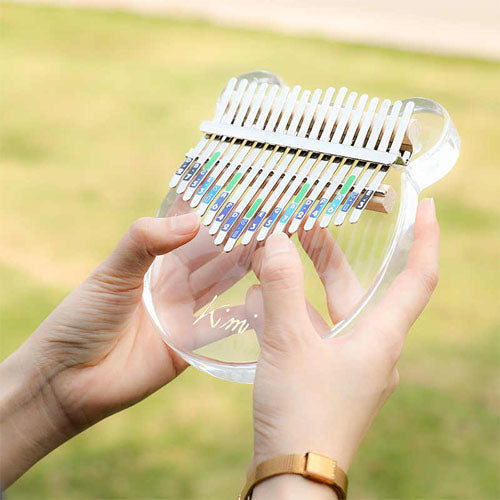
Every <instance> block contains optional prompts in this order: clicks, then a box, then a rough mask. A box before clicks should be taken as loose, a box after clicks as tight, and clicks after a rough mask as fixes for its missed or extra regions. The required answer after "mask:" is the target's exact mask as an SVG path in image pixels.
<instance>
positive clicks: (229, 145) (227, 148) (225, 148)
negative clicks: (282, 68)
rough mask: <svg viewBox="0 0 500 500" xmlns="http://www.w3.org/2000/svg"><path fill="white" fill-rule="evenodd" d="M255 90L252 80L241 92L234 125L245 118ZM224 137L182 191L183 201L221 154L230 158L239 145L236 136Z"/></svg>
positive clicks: (254, 82) (240, 123) (189, 197)
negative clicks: (229, 138)
mask: <svg viewBox="0 0 500 500" xmlns="http://www.w3.org/2000/svg"><path fill="white" fill-rule="evenodd" d="M256 90H257V82H256V81H253V82H252V83H250V85H249V86H248V87H247V89H246V90H245V92H244V94H243V98H242V99H241V102H240V104H239V107H238V111H237V113H236V116H235V118H234V120H233V124H234V125H236V126H241V125H242V123H243V119H244V118H245V115H246V114H247V112H248V108H249V107H250V103H251V102H252V99H253V96H254V94H255V91H256ZM224 139H228V138H223V140H222V141H221V142H220V143H219V145H218V146H217V148H216V152H214V154H213V155H212V157H211V158H210V160H209V161H208V163H207V164H206V165H205V166H204V167H203V168H202V169H201V171H200V172H199V173H198V175H197V176H196V177H195V179H194V180H193V182H191V184H190V185H189V187H188V188H187V189H186V190H185V191H184V196H183V200H184V201H188V200H189V199H191V196H192V195H193V194H194V192H195V191H196V189H197V188H198V186H199V185H200V184H201V182H202V181H203V180H204V179H205V177H206V176H207V175H208V173H209V172H210V171H211V170H212V167H213V166H214V165H215V164H216V163H217V161H219V160H220V159H221V156H222V158H224V159H226V158H228V157H229V158H231V157H232V156H233V155H234V153H235V152H236V150H237V149H238V147H239V145H238V144H236V140H237V139H238V138H237V137H233V138H232V139H231V140H229V141H228V140H224Z"/></svg>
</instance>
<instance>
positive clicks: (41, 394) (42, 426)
mask: <svg viewBox="0 0 500 500" xmlns="http://www.w3.org/2000/svg"><path fill="white" fill-rule="evenodd" d="M27 351H29V348H28V347H27V346H26V344H25V345H24V346H22V347H21V348H20V349H19V350H18V351H16V352H15V353H13V354H12V355H11V356H10V357H9V358H7V359H6V360H5V361H3V362H2V363H1V364H0V380H1V384H0V478H1V482H2V486H3V487H4V488H5V487H8V486H9V485H10V484H12V483H13V482H14V481H15V480H16V479H17V478H19V477H20V476H21V475H22V474H24V473H25V472H26V471H27V470H28V469H29V468H30V467H31V466H32V465H33V464H34V463H36V462H37V461H38V460H40V459H41V458H42V457H43V456H45V455H47V454H48V453H50V452H51V451H52V450H53V449H54V448H56V447H57V446H59V445H60V444H62V443H63V442H64V441H66V440H67V439H68V438H69V437H70V436H71V435H73V434H74V433H75V432H74V431H73V430H72V429H71V425H69V423H68V420H67V418H66V417H65V415H63V412H62V410H61V408H60V407H59V406H58V403H57V400H56V398H55V396H54V394H53V393H52V390H51V385H50V383H48V380H47V377H46V376H45V375H44V374H42V372H41V370H40V368H39V367H37V366H36V363H35V362H34V360H33V359H32V357H31V356H30V355H29V354H28V353H27Z"/></svg>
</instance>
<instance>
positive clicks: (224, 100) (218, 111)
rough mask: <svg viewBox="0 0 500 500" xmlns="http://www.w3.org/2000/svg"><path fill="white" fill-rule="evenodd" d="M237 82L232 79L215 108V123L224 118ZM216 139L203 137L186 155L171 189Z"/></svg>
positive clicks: (170, 185)
mask: <svg viewBox="0 0 500 500" xmlns="http://www.w3.org/2000/svg"><path fill="white" fill-rule="evenodd" d="M237 81H238V80H237V79H236V78H231V79H230V80H229V82H228V84H227V86H226V88H225V89H224V91H223V92H222V95H221V97H220V99H219V101H218V102H217V104H216V106H215V115H214V119H213V121H214V122H219V121H220V119H221V118H222V115H223V114H224V112H225V111H226V108H227V105H228V103H229V99H230V97H231V94H232V93H233V90H234V87H235V86H236V82H237ZM214 138H215V134H212V135H211V136H210V137H205V136H203V137H202V138H201V139H200V141H199V142H198V144H197V145H196V146H195V147H194V148H192V149H190V150H189V151H188V152H187V153H186V159H185V160H184V162H183V163H182V165H181V166H180V167H179V168H178V169H177V171H176V172H175V174H174V176H173V177H172V179H171V180H170V182H169V184H168V186H169V187H170V188H174V187H175V186H177V184H178V183H179V181H180V180H181V178H182V176H183V174H184V172H185V171H186V169H187V167H188V166H189V165H190V164H191V163H192V162H193V160H196V158H197V157H198V155H199V154H200V152H201V151H202V150H203V148H204V147H205V146H206V145H207V144H208V142H210V141H211V140H213V139H214Z"/></svg>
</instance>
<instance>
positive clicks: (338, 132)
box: [304, 92, 364, 231]
mask: <svg viewBox="0 0 500 500" xmlns="http://www.w3.org/2000/svg"><path fill="white" fill-rule="evenodd" d="M357 96H358V94H357V93H356V92H351V93H350V94H349V97H348V98H347V102H346V105H345V107H344V108H343V110H342V114H341V116H340V120H339V122H338V124H337V126H336V127H335V132H334V134H333V137H332V140H331V142H337V143H338V142H339V141H340V140H341V139H342V135H343V134H344V131H345V128H346V126H347V122H348V120H349V117H350V116H351V113H352V109H353V107H354V103H355V101H356V98H357ZM360 101H361V99H360ZM361 104H363V103H362V102H361ZM358 106H359V103H358ZM363 107H364V105H363ZM352 125H353V122H352V121H351V126H352ZM356 127H357V124H356ZM321 139H323V135H322V137H321ZM330 167H333V168H328V170H327V172H326V174H325V175H324V176H322V179H320V182H319V183H318V184H317V186H316V188H315V189H314V191H313V195H314V196H315V198H313V202H315V201H317V197H318V196H319V194H320V193H321V191H322V190H323V188H324V187H326V186H327V185H328V184H329V186H328V188H327V189H326V191H325V194H324V195H323V197H322V198H321V199H320V200H319V201H318V202H317V204H316V206H315V207H314V210H313V211H312V212H311V214H310V215H309V216H308V218H307V220H306V223H305V225H304V229H305V230H306V231H308V230H310V229H311V228H312V227H313V226H314V224H315V223H316V220H317V219H318V217H319V215H320V214H321V212H322V211H323V208H324V207H325V205H326V204H327V203H328V200H329V199H330V197H331V196H332V195H333V194H334V193H335V191H336V189H337V187H338V185H339V184H340V182H341V180H342V179H343V178H344V177H345V175H346V173H347V172H348V171H349V169H350V168H351V163H350V162H349V163H346V161H345V158H343V159H342V160H340V161H335V162H332V165H330ZM337 169H339V171H338V173H336V174H335V176H334V178H333V180H332V179H331V176H332V175H333V174H334V173H335V172H337ZM332 170H333V171H332ZM311 198H312V196H311ZM306 201H307V200H306Z"/></svg>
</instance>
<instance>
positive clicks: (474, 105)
mask: <svg viewBox="0 0 500 500" xmlns="http://www.w3.org/2000/svg"><path fill="white" fill-rule="evenodd" d="M0 7H1V11H2V14H1V15H2V25H1V31H0V36H1V44H0V58H1V71H2V74H1V82H2V83H1V117H2V118H1V144H2V146H1V152H0V154H1V175H2V182H1V183H0V199H1V200H2V220H1V226H0V227H1V234H2V238H1V241H0V279H1V283H2V287H1V290H0V311H1V318H2V319H1V324H2V345H1V349H2V356H3V357H4V356H6V355H8V353H10V352H11V351H12V350H14V349H15V348H16V347H17V346H18V345H19V344H20V343H21V342H22V341H23V340H24V339H25V338H26V337H27V336H28V335H29V334H30V332H31V331H32V330H33V329H34V328H35V327H36V326H37V324H38V323H39V322H40V321H41V320H42V319H43V318H44V317H45V316H46V315H47V314H48V313H49V312H50V311H51V309H52V308H53V307H54V306H55V305H56V304H57V303H58V302H59V301H60V300H61V299H62V298H63V297H64V295H65V294H66V293H68V291H69V290H70V289H71V288H72V287H73V286H74V285H76V284H77V283H78V282H79V281H80V280H81V279H83V278H84V277H85V276H86V274H87V273H88V272H89V271H90V270H91V269H92V267H93V266H94V265H96V264H97V263H98V262H99V260H100V259H102V258H103V257H104V256H105V255H106V254H107V253H108V252H109V251H110V250H111V249H112V248H113V246H114V244H115V243H116V241H117V240H118V238H119V237H120V235H121V234H122V233H123V232H124V231H125V230H126V228H127V226H128V225H129V223H130V222H131V221H132V220H133V219H135V218H137V217H140V216H143V215H148V214H153V213H154V211H155V209H156V207H157V206H158V205H159V202H160V200H161V198H162V197H163V195H164V194H165V191H166V189H167V182H168V178H169V176H170V175H171V173H172V172H173V170H174V169H175V168H176V166H177V165H178V164H179V162H180V161H181V160H182V158H183V154H184V152H185V151H186V150H187V149H189V147H191V146H192V145H193V144H194V143H195V141H197V139H198V137H199V133H198V123H199V122H200V121H201V119H205V118H206V117H207V116H210V115H211V113H212V110H213V105H214V96H216V95H218V93H219V91H220V89H221V87H222V86H223V84H224V83H225V82H226V81H227V79H228V78H229V77H230V76H233V75H237V74H240V73H244V72H246V71H249V70H252V69H258V68H264V69H269V70H271V71H273V72H275V73H277V74H279V75H281V76H282V77H283V78H284V79H285V81H287V82H290V83H299V84H301V85H303V86H306V87H312V88H316V87H320V88H322V87H326V86H328V85H331V84H333V85H340V84H344V85H347V86H348V87H350V88H353V89H358V90H363V91H366V92H367V93H368V94H371V95H378V96H380V97H390V98H401V97H407V96H411V95H422V96H427V97H432V98H433V99H435V100H437V101H439V102H441V103H442V104H443V105H444V106H445V107H446V108H447V109H448V110H449V111H450V113H451V115H452V117H453V119H454V121H455V123H456V125H457V128H458V130H459V131H460V133H461V136H462V140H463V142H462V145H463V150H462V155H461V159H460V161H459V163H458V165H457V166H456V168H455V169H454V170H453V171H452V172H451V173H450V175H449V176H447V178H446V179H445V180H444V181H442V182H441V183H439V184H438V185H437V186H436V187H434V188H432V189H431V190H430V191H429V195H433V196H435V197H436V201H437V208H438V215H439V218H440V221H441V227H442V259H441V281H440V285H439V287H438V290H437V292H436V294H435V295H434V297H433V299H432V301H431V304H430V305H429V307H428V309H427V310H426V312H425V314H424V315H423V316H422V318H421V319H420V320H419V321H418V322H417V324H416V325H415V327H414V328H413V330H412V333H411V335H410V336H409V338H408V341H407V348H406V350H405V353H404V355H403V358H402V360H401V363H400V368H401V369H400V371H401V385H400V388H399V389H398V391H397V392H396V394H395V395H394V396H393V397H392V398H391V400H390V401H389V403H388V404H387V405H386V407H385V408H384V410H383V411H382V413H381V414H380V416H379V417H378V419H377V420H376V422H375V424H374V426H373V428H372V430H371V432H370V433H369V435H368V437H367V439H366V441H365V442H364V444H363V445H362V447H361V449H360V451H359V453H358V456H357V458H356V460H355V463H354V464H353V466H352V469H351V471H350V477H351V498H433V499H434V498H471V499H472V498H474V499H477V498H491V499H493V498H499V497H500V488H499V483H498V470H499V432H498V431H499V425H498V424H499V422H498V415H499V376H498V365H499V336H498V333H499V328H498V326H499V322H498V320H499V310H498V306H499V302H498V299H499V294H498V244H499V219H498V200H497V197H498V171H497V168H498V162H497V161H496V156H497V149H498V138H499V137H500V134H499V132H500V125H499V123H498V116H500V97H499V94H498V89H499V88H500V67H499V65H498V64H497V63H494V62H488V61H481V60H473V59H465V58H456V57H453V58H451V57H439V56H434V55H425V54H418V53H413V52H404V51H399V50H393V49H383V48H372V47H366V46H362V45H352V44H343V43H335V42H331V41H325V40H321V39H314V38H301V37H292V36H286V35H279V34H273V33H269V32H265V31H251V30H245V31H241V30H237V29H230V28H222V27H217V26H214V25H211V24H208V23H206V22H201V21H184V20H183V21H181V20H172V19H164V18H160V17H158V18H154V17H142V16H139V15H132V14H125V13H107V12H100V11H92V10H88V11H87V10H85V11H80V10H66V9H58V8H49V7H32V6H29V7H28V6H18V5H9V4H5V3H4V4H1V6H0ZM200 395H203V397H200ZM332 425H334V422H332ZM251 449H252V432H251V388H250V387H247V386H239V385H234V384H230V383H225V382H221V381H219V380H215V379H213V378H210V377H208V376H207V375H203V374H201V373H197V372H195V371H194V370H189V371H188V373H186V374H184V375H183V376H182V377H180V378H179V379H178V380H176V381H175V382H173V383H172V384H171V385H170V386H169V387H168V388H167V389H163V390H161V391H159V392H158V393H156V394H155V395H153V396H152V397H150V398H149V399H148V400H146V401H144V402H143V403H141V404H139V405H137V406H136V407H134V408H131V409H129V410H127V411H124V412H122V413H121V414H118V415H115V416H113V417H111V418H109V419H107V420H106V421H104V422H102V423H100V424H98V425H96V426H95V427H94V428H92V429H90V430H88V431H87V432H85V433H84V434H82V435H80V436H78V437H76V438H75V439H73V440H72V441H71V442H69V443H67V444H65V445H64V446H62V447H61V448H60V449H58V450H56V451H55V452H53V453H52V454H51V455H50V456H49V457H47V458H46V459H45V460H43V461H42V462H41V463H39V464H38V465H36V466H35V467H34V468H33V469H32V470H31V471H30V472H29V473H27V474H26V475H25V477H23V478H22V479H21V480H19V481H18V483H17V484H15V485H14V486H13V487H12V488H11V489H10V490H9V491H8V496H9V497H10V498H13V499H14V498H61V499H62V498H64V499H69V498H71V499H72V498H90V497H96V498H207V499H209V498H210V499H219V498H234V497H235V495H236V494H237V492H238V491H239V489H240V487H241V485H242V483H243V480H244V477H245V472H246V466H247V463H248V460H249V458H250V455H251Z"/></svg>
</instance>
